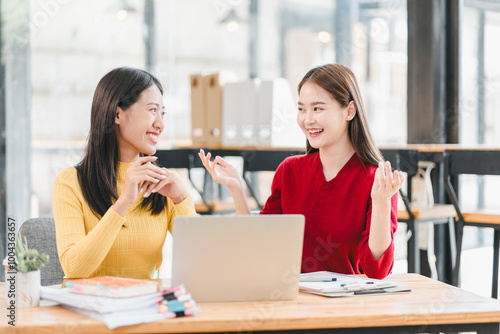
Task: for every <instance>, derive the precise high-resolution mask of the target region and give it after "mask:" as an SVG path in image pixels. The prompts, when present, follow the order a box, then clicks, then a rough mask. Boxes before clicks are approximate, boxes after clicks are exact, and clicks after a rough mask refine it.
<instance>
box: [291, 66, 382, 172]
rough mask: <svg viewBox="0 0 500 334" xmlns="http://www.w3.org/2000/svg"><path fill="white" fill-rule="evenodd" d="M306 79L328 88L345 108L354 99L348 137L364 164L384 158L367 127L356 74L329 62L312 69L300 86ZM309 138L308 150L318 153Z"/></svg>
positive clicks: (307, 141) (376, 163) (371, 163)
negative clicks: (354, 109) (354, 112)
mask: <svg viewBox="0 0 500 334" xmlns="http://www.w3.org/2000/svg"><path fill="white" fill-rule="evenodd" d="M306 82H311V83H314V84H315V85H318V86H319V87H321V88H323V89H324V90H326V91H327V92H328V93H330V95H331V96H332V97H333V99H335V100H336V101H337V102H338V103H340V105H341V106H342V107H344V108H345V107H347V106H348V105H349V102H351V101H354V104H355V105H356V115H355V116H354V118H353V119H352V120H351V121H350V122H349V125H348V134H349V140H350V141H351V144H352V146H353V147H354V151H355V152H356V155H357V156H358V157H359V158H360V160H361V161H363V162H364V163H365V164H370V165H378V162H379V161H383V158H382V154H381V153H380V150H379V149H378V148H377V146H375V142H374V141H373V138H372V135H371V134H370V130H369V128H368V121H367V119H366V111H365V105H364V103H363V99H362V98H361V94H360V91H359V87H358V82H357V81H356V77H355V76H354V74H353V73H352V71H351V70H350V69H348V68H347V67H345V66H343V65H340V64H327V65H323V66H319V67H316V68H313V69H312V70H310V71H309V72H307V74H306V75H305V76H304V78H302V81H301V82H300V83H299V95H300V89H301V88H302V86H303V85H304V84H305V83H306ZM318 151H319V150H318V149H317V148H313V147H312V146H311V144H310V143H309V140H307V139H306V153H307V154H309V153H314V152H318Z"/></svg>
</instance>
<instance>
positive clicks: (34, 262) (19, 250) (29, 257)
mask: <svg viewBox="0 0 500 334" xmlns="http://www.w3.org/2000/svg"><path fill="white" fill-rule="evenodd" d="M48 260H49V256H48V255H47V254H41V255H40V254H39V253H38V251H37V250H36V249H30V248H29V247H28V241H27V240H26V238H24V239H23V238H22V236H21V235H19V239H18V241H17V245H16V264H15V266H14V269H15V270H16V271H17V274H16V280H17V290H18V291H17V306H18V307H32V306H38V305H39V304H40V268H41V267H43V266H44V265H45V263H47V261H48ZM4 262H5V261H4ZM4 264H6V263H4ZM6 276H7V275H6Z"/></svg>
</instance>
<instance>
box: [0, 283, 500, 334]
mask: <svg viewBox="0 0 500 334" xmlns="http://www.w3.org/2000/svg"><path fill="white" fill-rule="evenodd" d="M388 279H390V280H391V281H395V282H398V284H400V285H403V286H406V287H409V288H411V289H412V292H411V293H401V294H393V295H371V296H355V297H343V298H327V297H321V296H316V295H310V294H306V293H299V297H298V298H297V299H296V300H293V301H262V302H238V303H235V302H228V303H200V304H199V305H200V307H201V312H200V313H199V314H198V315H197V316H195V317H184V318H177V319H170V320H164V321H159V322H154V323H147V324H141V325H134V326H126V327H119V328H117V329H115V330H113V331H111V330H109V329H108V328H107V327H106V326H105V325H104V324H103V323H101V322H99V321H97V320H94V319H91V318H88V317H86V316H84V315H81V314H79V313H76V312H72V311H70V310H67V309H65V308H63V307H61V306H50V307H37V308H32V309H19V310H18V314H17V315H16V327H15V328H13V327H11V326H8V325H7V320H6V317H5V316H2V321H1V323H0V333H33V334H35V333H36V334H38V333H47V334H48V333H198V332H258V331H277V330H280V331H285V332H288V333H309V332H316V333H325V329H331V330H330V331H328V333H383V334H390V333H394V334H396V333H398V334H400V333H416V332H417V333H420V332H425V333H432V332H458V331H477V332H478V333H482V334H490V333H491V334H493V333H494V334H498V333H499V322H500V302H498V301H497V300H495V299H489V298H484V297H480V296H477V295H475V294H472V293H470V292H467V291H464V290H461V289H459V288H456V287H453V286H450V285H447V284H444V283H441V282H438V281H435V280H432V279H430V278H426V277H424V276H420V275H418V274H395V275H390V276H389V278H388ZM4 288H5V287H4V283H2V285H0V296H1V297H0V298H1V299H0V306H1V309H2V310H3V312H6V309H5V307H4V305H5V297H4V295H5V294H4ZM4 314H6V313H4Z"/></svg>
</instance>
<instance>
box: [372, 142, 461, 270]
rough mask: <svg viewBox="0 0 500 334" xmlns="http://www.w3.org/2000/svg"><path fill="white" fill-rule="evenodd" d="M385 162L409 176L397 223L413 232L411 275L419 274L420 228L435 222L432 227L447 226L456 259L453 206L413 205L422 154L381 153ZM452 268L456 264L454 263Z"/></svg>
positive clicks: (409, 150) (399, 150) (399, 151)
mask: <svg viewBox="0 0 500 334" xmlns="http://www.w3.org/2000/svg"><path fill="white" fill-rule="evenodd" d="M381 152H382V155H383V156H384V159H385V160H386V161H390V162H391V165H392V167H393V168H394V169H397V170H400V171H402V172H405V173H406V174H407V188H406V189H402V188H401V189H400V190H399V193H400V195H401V198H402V199H403V203H404V206H405V207H404V208H403V209H402V208H398V222H403V223H406V225H407V229H408V231H409V232H410V237H409V238H408V243H407V246H408V254H407V258H408V272H409V273H420V250H419V247H418V224H419V223H424V222H432V223H433V224H448V231H449V234H450V244H451V250H450V253H451V258H452V261H453V260H454V259H455V253H456V249H455V240H456V239H455V226H454V217H455V215H456V213H455V209H454V207H453V205H451V204H434V205H433V206H429V207H420V206H417V205H415V204H413V203H411V189H412V185H411V178H412V177H413V176H415V175H416V174H417V173H418V168H419V166H418V162H419V151H418V150H416V149H382V150H381ZM452 267H454V264H453V263H452Z"/></svg>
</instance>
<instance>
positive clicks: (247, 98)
mask: <svg viewBox="0 0 500 334" xmlns="http://www.w3.org/2000/svg"><path fill="white" fill-rule="evenodd" d="M258 86H260V80H258V79H254V80H248V81H242V82H233V83H226V84H225V85H224V93H223V95H222V126H223V133H222V144H223V145H225V146H237V145H257V144H258V141H257V135H256V129H255V125H256V111H257V103H258V102H257V98H258V95H257V89H258Z"/></svg>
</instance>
